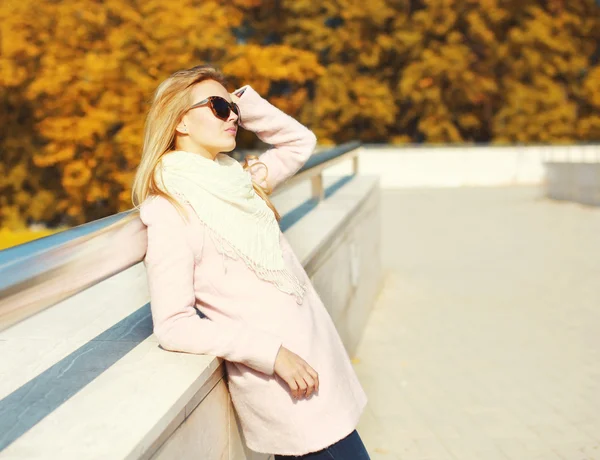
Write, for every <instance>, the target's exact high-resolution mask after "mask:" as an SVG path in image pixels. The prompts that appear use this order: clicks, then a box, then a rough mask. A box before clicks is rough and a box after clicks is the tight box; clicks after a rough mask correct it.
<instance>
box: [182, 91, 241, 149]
mask: <svg viewBox="0 0 600 460" xmlns="http://www.w3.org/2000/svg"><path fill="white" fill-rule="evenodd" d="M209 96H221V97H222V98H224V99H226V100H227V101H229V102H231V95H230V94H229V93H228V92H227V89H225V87H224V86H223V85H221V83H219V82H216V81H214V80H205V81H202V82H200V83H197V84H195V85H194V86H193V87H192V97H191V100H190V105H189V107H191V106H192V105H194V104H196V103H197V102H200V101H202V100H204V99H206V98H207V97H209ZM237 120H238V116H237V115H236V114H235V113H234V112H233V111H231V112H230V114H229V118H228V119H227V120H221V119H219V118H217V117H216V116H215V115H214V114H213V112H212V110H211V108H210V104H206V105H202V106H200V107H196V108H194V109H192V110H189V111H188V112H187V113H186V114H185V115H184V116H183V118H182V120H181V122H180V123H179V125H177V134H178V135H177V140H176V148H177V149H178V150H185V151H188V152H193V153H199V154H201V155H203V156H206V157H207V158H210V159H214V158H215V157H216V156H217V154H218V153H221V152H230V151H232V150H233V149H234V148H235V136H236V134H237Z"/></svg>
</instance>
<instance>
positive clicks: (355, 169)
mask: <svg viewBox="0 0 600 460" xmlns="http://www.w3.org/2000/svg"><path fill="white" fill-rule="evenodd" d="M352 173H353V174H358V153H357V154H356V155H354V157H353V158H352Z"/></svg>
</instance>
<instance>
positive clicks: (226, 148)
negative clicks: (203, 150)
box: [221, 139, 236, 153]
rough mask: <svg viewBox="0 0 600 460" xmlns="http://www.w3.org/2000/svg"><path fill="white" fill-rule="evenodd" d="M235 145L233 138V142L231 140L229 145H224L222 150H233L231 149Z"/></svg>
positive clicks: (225, 151)
mask: <svg viewBox="0 0 600 460" xmlns="http://www.w3.org/2000/svg"><path fill="white" fill-rule="evenodd" d="M235 146H236V142H235V139H232V140H231V142H230V143H229V144H228V145H224V146H223V147H222V150H221V152H222V153H228V152H231V151H232V150H233V149H234V148H235Z"/></svg>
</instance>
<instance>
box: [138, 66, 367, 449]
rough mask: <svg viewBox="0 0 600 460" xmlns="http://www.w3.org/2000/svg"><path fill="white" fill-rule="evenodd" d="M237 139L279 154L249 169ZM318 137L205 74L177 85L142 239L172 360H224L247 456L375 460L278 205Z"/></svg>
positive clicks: (354, 394)
mask: <svg viewBox="0 0 600 460" xmlns="http://www.w3.org/2000/svg"><path fill="white" fill-rule="evenodd" d="M238 126H242V127H243V128H244V129H247V130H250V131H253V132H255V133H256V135H257V136H258V137H259V138H260V139H261V140H263V141H265V142H266V143H268V144H269V145H272V146H273V147H272V148H271V149H269V150H267V151H266V152H265V153H263V154H262V155H261V156H260V157H259V158H256V157H255V158H252V159H250V161H246V164H245V165H244V166H242V165H241V164H240V163H239V162H237V161H236V160H234V159H233V158H231V157H230V156H228V155H227V154H226V153H224V152H230V151H232V150H233V149H234V147H235V145H236V140H235V138H236V133H237V129H238ZM315 144H316V138H315V135H314V134H313V133H312V132H311V131H310V130H309V129H308V128H306V127H305V126H303V125H302V124H300V123H299V122H298V121H296V120H295V119H294V118H292V117H290V116H288V115H286V114H285V113H283V112H282V111H280V110H279V109H277V108H276V107H274V106H273V105H271V104H270V103H269V102H267V101H266V100H265V99H263V98H262V97H261V96H260V95H259V94H258V93H257V92H256V91H255V90H254V89H253V88H252V87H251V86H248V85H246V86H244V87H242V88H240V89H239V90H236V91H234V92H233V93H232V94H230V93H229V92H228V91H227V89H226V82H225V80H224V77H223V75H222V74H221V73H220V72H219V71H217V70H216V69H214V68H212V67H209V66H198V67H194V68H192V69H189V70H183V71H179V72H176V73H174V74H173V75H171V76H170V77H169V78H167V79H166V80H165V81H164V82H163V83H162V84H161V85H160V86H159V87H158V89H157V91H156V94H155V97H154V101H153V103H152V107H151V109H150V112H149V114H148V118H147V120H146V128H145V137H144V146H143V152H142V158H141V162H140V165H139V168H138V171H137V173H136V177H135V181H134V186H133V203H134V205H135V206H136V207H139V209H140V217H141V219H142V221H143V222H144V224H145V225H146V226H147V232H148V247H147V252H146V256H145V259H144V263H145V265H146V269H147V275H148V283H149V289H150V296H151V297H150V300H151V310H152V318H153V322H154V333H155V335H156V337H157V339H158V341H159V343H160V345H161V346H162V347H163V348H164V349H166V350H170V351H176V352H187V353H199V354H210V355H215V356H219V357H222V358H223V359H224V360H225V365H226V370H227V385H228V387H229V391H230V394H231V398H232V402H233V405H234V408H235V409H236V412H237V413H238V417H239V420H240V424H241V427H242V433H243V436H244V439H245V441H246V444H247V446H248V447H249V448H250V449H251V450H253V451H256V452H263V453H268V454H275V458H286V456H294V457H300V458H303V457H305V456H306V457H310V458H313V459H321V458H322V459H325V458H326V459H331V458H335V459H343V460H353V459H368V458H369V456H368V454H367V451H366V449H365V447H364V445H363V443H362V441H361V439H360V437H359V435H358V433H357V432H356V429H355V427H356V424H357V422H358V419H359V416H360V414H361V412H362V410H363V409H364V407H365V404H366V402H367V397H366V395H365V393H364V391H363V389H362V387H361V385H360V383H359V381H358V379H357V377H356V374H355V373H354V370H353V368H352V365H351V363H350V360H349V358H348V355H347V353H346V351H345V348H344V346H343V344H342V342H341V340H340V337H339V336H338V334H337V331H336V329H335V326H334V324H333V322H332V320H331V317H330V316H329V314H328V312H327V310H326V309H325V307H324V305H323V303H322V301H321V299H320V298H319V296H318V294H317V293H316V292H315V289H314V288H313V286H312V284H311V282H310V279H309V277H308V276H307V274H306V272H305V271H304V268H303V267H302V265H301V263H300V262H299V261H298V259H297V258H296V256H295V255H294V253H293V251H292V249H291V247H290V245H289V244H288V242H287V240H286V238H285V236H284V235H283V234H282V233H281V231H280V229H279V225H278V221H279V215H278V213H277V211H276V209H275V208H274V206H273V205H272V203H271V202H270V200H269V198H268V195H269V193H270V192H271V191H272V190H273V189H274V188H275V187H276V186H277V185H278V184H280V183H281V182H283V181H284V180H285V179H286V178H288V177H290V176H292V175H293V174H294V173H296V172H297V171H298V170H299V169H300V167H301V166H302V165H303V164H304V163H305V162H306V160H307V159H308V158H309V156H310V155H311V154H312V152H313V150H314V147H315Z"/></svg>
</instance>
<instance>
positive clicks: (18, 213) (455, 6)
mask: <svg viewBox="0 0 600 460" xmlns="http://www.w3.org/2000/svg"><path fill="white" fill-rule="evenodd" d="M599 43H600V8H599V7H598V6H597V5H596V4H595V2H594V1H593V0H569V1H567V0H544V1H542V0H519V1H517V0H418V1H417V0H369V1H367V2H365V1H363V0H323V1H319V2H314V1H310V0H268V1H261V0H219V1H210V0H208V1H199V0H179V1H178V2H165V1H164V0H35V1H34V0H5V1H3V2H1V3H0V104H1V108H0V155H1V161H0V210H1V211H0V225H3V226H5V227H10V228H18V227H20V226H24V225H26V224H29V223H32V222H46V223H49V224H50V225H61V224H66V225H73V224H78V223H82V222H86V221H90V220H93V219H97V218H100V217H103V216H106V215H109V214H112V213H115V212H117V211H121V210H124V209H128V208H130V207H131V202H130V186H131V181H132V178H133V172H134V170H135V167H136V166H137V163H138V161H139V155H140V144H141V137H142V136H141V134H142V127H143V123H144V116H145V113H146V111H147V109H148V103H149V100H150V98H151V96H152V92H153V90H154V89H155V88H156V86H157V85H158V83H159V82H160V81H161V80H162V79H164V78H165V77H167V76H168V75H169V74H171V73H172V72H174V71H175V70H178V69H181V68H187V67H191V66H193V65H196V64H199V63H212V64H214V65H216V66H217V67H220V68H221V69H222V70H223V71H224V72H225V73H226V74H227V75H228V76H229V77H230V80H231V88H230V89H233V87H236V86H240V85H242V84H245V83H250V84H252V85H253V87H255V88H256V89H257V90H258V91H259V92H260V93H261V94H263V95H265V96H267V97H268V98H269V100H270V101H272V102H273V103H274V104H276V105H277V106H278V107H280V108H281V109H283V110H284V111H286V112H287V113H290V114H291V115H293V116H295V117H297V118H299V119H300V120H301V121H302V122H304V123H305V124H307V125H308V126H310V127H311V129H313V130H314V132H315V133H316V134H317V135H318V138H319V142H320V143H322V144H332V143H340V142H344V141H348V140H352V139H360V140H362V141H364V142H393V143H403V142H436V143H437V142H442V143H448V142H459V143H465V142H501V143H514V142H519V143H532V142H535V143H540V142H541V143H546V142H581V141H584V142H585V141H594V140H596V141H597V140H599V139H600V47H599V45H598V44H599ZM242 134H243V136H242V137H241V139H240V142H239V145H240V147H248V146H250V145H251V143H252V142H254V140H255V138H254V137H253V136H252V135H250V134H249V133H242Z"/></svg>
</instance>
